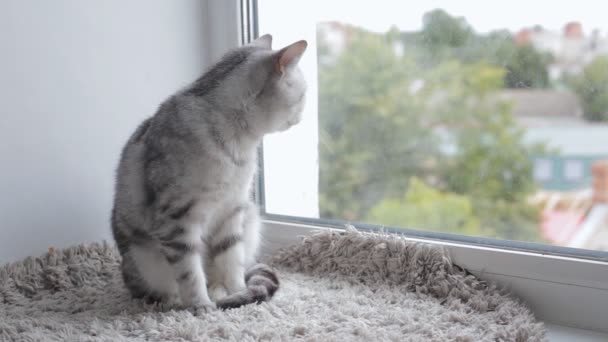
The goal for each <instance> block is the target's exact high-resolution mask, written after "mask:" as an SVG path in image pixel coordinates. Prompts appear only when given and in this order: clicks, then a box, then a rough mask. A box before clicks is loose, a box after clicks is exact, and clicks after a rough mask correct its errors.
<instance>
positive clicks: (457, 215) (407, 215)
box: [366, 177, 481, 235]
mask: <svg viewBox="0 0 608 342" xmlns="http://www.w3.org/2000/svg"><path fill="white" fill-rule="evenodd" d="M366 221H367V222H369V223H374V224H379V225H388V226H393V227H411V228H424V229H426V230H431V231H438V232H444V233H455V234H468V235H480V234H481V229H480V225H479V219H478V218H477V217H476V216H475V213H474V212H473V205H472V204H471V201H470V200H469V198H468V197H466V196H462V195H457V194H453V193H442V192H440V191H438V190H436V189H433V188H432V187H430V186H428V185H426V184H424V183H423V182H422V181H420V180H419V179H417V178H414V177H413V178H411V179H410V184H409V187H408V190H407V192H406V193H405V195H403V196H402V197H401V198H396V199H384V200H382V201H380V202H379V203H378V204H377V205H376V206H374V207H373V208H372V209H371V211H370V213H369V215H368V217H367V219H366Z"/></svg>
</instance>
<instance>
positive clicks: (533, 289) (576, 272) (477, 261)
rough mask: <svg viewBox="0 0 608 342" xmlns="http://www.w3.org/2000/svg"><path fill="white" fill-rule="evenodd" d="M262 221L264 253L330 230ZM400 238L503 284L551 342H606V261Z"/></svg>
mask: <svg viewBox="0 0 608 342" xmlns="http://www.w3.org/2000/svg"><path fill="white" fill-rule="evenodd" d="M264 225H265V232H264V241H265V244H264V249H263V253H272V252H273V251H275V250H276V249H278V248H281V247H284V246H287V245H290V244H293V243H297V242H299V241H300V237H301V236H303V235H307V234H310V233H311V232H312V231H314V230H319V229H331V228H324V227H320V226H312V225H305V224H296V223H288V222H280V221H270V220H266V221H265V222H264ZM404 238H406V239H408V240H415V241H423V242H426V243H433V244H442V245H443V246H445V247H446V248H447V249H448V251H449V253H450V255H451V257H452V260H453V261H454V263H456V264H458V265H459V266H462V267H464V268H466V269H468V270H469V271H470V272H471V273H473V274H475V275H477V276H479V277H482V278H484V279H488V280H493V281H496V282H498V283H499V284H501V285H503V286H506V287H507V288H508V289H510V290H511V291H512V292H513V293H514V294H515V295H516V296H518V297H519V298H522V299H523V300H524V301H525V302H526V304H527V305H528V307H530V308H531V310H532V311H533V312H534V314H535V315H536V317H537V318H538V319H539V320H542V321H544V322H546V324H547V325H548V327H549V336H550V337H551V339H550V340H551V341H554V340H555V341H587V339H584V338H590V339H589V340H588V341H608V338H607V337H608V319H607V317H606V308H608V263H607V262H599V261H590V260H583V259H575V258H565V257H556V256H551V255H543V254H535V253H529V252H520V251H511V250H503V249H495V248H487V247H478V246H471V245H463V244H457V243H450V242H444V241H433V240H422V239H418V238H416V239H414V238H409V237H404ZM573 334H574V335H573ZM572 336H575V337H576V338H571V337H572ZM594 338H595V339H594Z"/></svg>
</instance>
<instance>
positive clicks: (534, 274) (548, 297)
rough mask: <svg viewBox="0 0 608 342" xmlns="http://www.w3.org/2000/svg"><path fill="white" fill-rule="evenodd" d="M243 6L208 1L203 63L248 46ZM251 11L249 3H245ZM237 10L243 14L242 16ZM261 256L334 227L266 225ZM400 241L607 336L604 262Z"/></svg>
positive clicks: (559, 319) (558, 318)
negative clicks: (440, 254)
mask: <svg viewBox="0 0 608 342" xmlns="http://www.w3.org/2000/svg"><path fill="white" fill-rule="evenodd" d="M247 2H249V1H247V0H208V1H207V2H206V6H207V7H206V10H207V12H206V13H205V18H204V20H205V31H206V34H205V37H206V38H207V43H208V45H207V47H208V55H207V57H208V59H207V63H208V64H209V63H210V62H212V61H214V60H217V58H218V57H219V56H220V55H221V54H223V53H224V52H225V51H226V50H228V49H229V48H232V47H236V46H239V45H240V44H242V42H243V41H246V37H245V36H246V35H249V36H251V35H252V34H254V32H251V31H248V27H245V26H247V24H245V25H243V24H242V23H243V21H244V22H246V23H247V22H250V20H251V19H252V17H251V15H252V13H251V12H249V13H245V12H247V7H246V6H248V4H247ZM249 6H250V7H249V9H250V10H251V8H252V7H251V3H249ZM241 8H244V9H245V10H244V11H242V10H241ZM264 226H265V230H264V240H265V241H266V244H265V245H264V246H263V251H262V252H263V253H264V254H268V253H271V252H273V251H274V250H276V249H278V248H281V247H284V246H287V245H289V244H293V243H297V242H298V241H300V239H301V236H304V235H308V234H311V233H312V232H314V231H317V230H322V229H336V228H332V227H327V226H322V225H315V224H310V223H306V224H302V223H293V222H289V221H288V220H280V219H277V217H276V216H273V217H266V218H265V220H264ZM404 239H407V240H411V241H419V242H425V243H430V244H439V245H442V246H444V247H445V248H446V249H447V250H448V252H449V254H450V255H451V257H452V260H453V262H454V263H455V264H457V265H459V266H461V267H464V268H466V269H467V270H469V271H470V272H472V273H473V274H475V275H477V276H479V277H482V278H483V279H488V280H495V281H497V282H498V283H499V284H500V285H501V286H505V287H506V288H508V289H509V290H511V291H512V292H513V293H515V294H516V295H517V296H518V297H520V298H522V299H523V300H524V301H525V302H526V304H527V305H528V306H529V307H530V308H531V309H532V310H533V312H534V313H535V315H536V316H537V317H538V318H539V319H541V320H543V321H545V322H548V323H553V324H558V325H563V326H568V327H573V328H580V329H586V330H593V331H597V332H602V333H608V260H586V259H580V258H573V257H562V256H556V255H550V254H547V253H543V252H534V251H518V250H510V249H502V248H496V247H487V246H481V245H472V244H465V243H458V242H452V241H445V240H443V241H442V240H435V239H426V238H420V237H411V236H407V234H406V236H404Z"/></svg>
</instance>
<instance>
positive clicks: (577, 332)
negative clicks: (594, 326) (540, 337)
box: [545, 323, 608, 342]
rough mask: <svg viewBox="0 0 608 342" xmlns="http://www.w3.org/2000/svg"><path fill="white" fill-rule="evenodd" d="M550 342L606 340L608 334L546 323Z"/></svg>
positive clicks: (596, 341)
mask: <svg viewBox="0 0 608 342" xmlns="http://www.w3.org/2000/svg"><path fill="white" fill-rule="evenodd" d="M545 326H546V327H547V331H548V334H547V335H548V336H547V337H548V338H549V342H571V341H576V342H604V341H608V334H606V333H601V332H597V331H592V330H585V329H577V328H571V327H566V326H563V325H557V324H551V323H546V324H545Z"/></svg>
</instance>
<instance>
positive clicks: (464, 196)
mask: <svg viewBox="0 0 608 342" xmlns="http://www.w3.org/2000/svg"><path fill="white" fill-rule="evenodd" d="M427 18H429V17H427ZM430 18H435V19H432V20H431V19H429V20H430V21H431V24H429V23H428V22H427V23H426V24H425V25H426V26H425V29H426V30H428V32H427V33H426V34H427V35H428V36H429V37H430V36H432V34H431V33H432V32H435V30H436V28H435V27H451V26H452V25H454V23H450V22H449V21H446V18H445V17H444V16H443V14H441V13H439V14H437V13H436V14H435V16H434V17H433V16H431V17H430ZM436 18H439V19H436ZM433 21H438V22H439V24H437V23H433ZM458 25H459V26H458V27H460V29H462V30H463V32H465V31H466V32H469V33H466V34H465V33H463V34H462V35H460V34H458V35H456V36H454V37H449V38H446V39H447V40H442V39H443V38H439V37H437V38H433V39H431V40H430V41H432V42H433V44H438V45H441V44H446V45H450V46H454V45H455V46H457V45H458V44H461V43H462V44H465V45H464V46H467V44H473V43H474V42H476V39H475V36H474V35H472V33H470V30H469V31H467V30H468V29H467V26H466V25H462V23H460V24H458ZM348 29H349V30H350V32H349V38H350V40H349V45H348V48H347V49H346V50H345V51H344V52H343V53H341V54H340V55H339V56H337V59H335V60H334V61H333V62H332V63H326V64H321V65H320V69H319V123H320V127H321V132H320V139H319V140H320V149H319V151H320V161H319V162H320V169H321V172H320V180H319V181H320V209H321V215H322V216H323V217H328V218H340V219H347V220H371V221H372V222H374V223H378V224H384V225H394V226H404V225H408V226H412V227H417V228H424V229H432V230H438V231H448V232H457V233H459V232H460V233H466V234H473V235H483V236H491V237H500V238H513V239H526V240H537V239H539V237H538V235H539V234H538V228H537V224H536V220H537V217H538V215H537V214H538V212H537V210H536V208H533V207H530V206H529V205H528V204H527V202H526V198H527V196H528V195H529V194H531V192H532V191H534V183H533V180H532V161H531V156H533V155H536V154H539V153H540V154H542V153H544V150H543V149H542V147H538V146H528V145H525V144H524V143H523V139H522V135H523V132H522V131H521V130H520V129H518V128H517V127H516V125H515V122H514V121H513V118H512V115H511V107H510V105H509V104H508V103H503V102H500V101H498V100H497V98H496V96H494V94H495V92H496V91H497V90H499V89H501V88H502V87H503V86H504V82H505V81H504V80H505V73H506V70H505V69H504V68H502V67H501V66H500V65H505V64H506V63H505V64H500V63H501V62H498V61H497V60H496V59H499V57H497V56H496V54H491V53H490V54H487V53H485V52H484V53H482V52H479V53H477V54H475V53H469V54H464V53H461V52H463V51H465V50H466V49H463V50H457V49H450V48H449V49H445V50H444V51H443V52H442V54H443V53H444V52H445V54H443V55H441V54H435V55H434V56H435V57H434V58H437V59H436V60H435V61H433V62H432V63H434V65H433V66H432V67H430V66H431V64H430V63H429V61H425V60H424V58H423V57H424V56H425V55H427V52H428V51H429V50H427V49H426V46H422V48H421V49H416V48H409V49H408V46H407V45H406V51H407V53H406V54H405V56H397V55H396V54H395V51H394V48H393V47H394V44H395V43H397V42H399V41H402V42H403V41H410V42H411V40H415V39H419V38H420V36H418V37H414V36H407V37H404V36H403V35H399V34H395V32H390V33H389V34H387V35H379V34H372V33H368V32H365V31H362V30H358V29H356V28H352V27H351V28H348ZM433 34H434V33H433ZM466 35H468V38H466V39H465V38H463V37H464V36H466ZM483 39H487V40H488V41H491V42H493V43H492V44H493V45H492V48H493V49H495V50H496V51H500V53H503V54H504V55H505V56H508V55H509V54H510V53H511V52H512V51H515V50H514V48H513V49H511V48H512V46H509V45H508V44H505V34H504V33H495V34H494V35H490V36H488V37H484V38H483ZM475 44H477V43H475ZM410 47H411V46H410ZM440 50H441V49H435V50H433V51H435V52H437V51H440ZM446 56H448V57H446ZM490 57H492V58H494V60H492V58H490ZM500 58H502V57H500ZM415 179H419V180H420V181H417V180H415ZM425 184H428V185H425ZM404 194H405V195H404ZM433 203H435V205H436V207H434V209H433ZM459 210H460V211H461V212H460V213H457V211H459Z"/></svg>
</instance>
